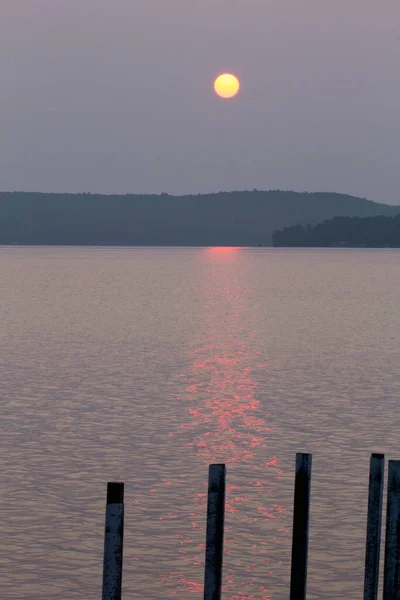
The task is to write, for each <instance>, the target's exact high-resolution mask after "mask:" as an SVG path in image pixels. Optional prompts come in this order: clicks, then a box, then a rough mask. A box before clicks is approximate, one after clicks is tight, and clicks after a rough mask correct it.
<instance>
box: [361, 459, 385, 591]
mask: <svg viewBox="0 0 400 600" xmlns="http://www.w3.org/2000/svg"><path fill="white" fill-rule="evenodd" d="M384 471H385V455H384V454H372V456H371V460H370V466H369V492H368V518H367V540H366V546H365V574H364V600H377V598H378V581H379V556H380V547H381V529H382V499H383V483H384Z"/></svg>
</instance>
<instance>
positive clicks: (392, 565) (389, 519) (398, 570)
mask: <svg viewBox="0 0 400 600" xmlns="http://www.w3.org/2000/svg"><path fill="white" fill-rule="evenodd" d="M386 511H387V512H386V541H385V567H384V582H383V600H399V598H400V460H389V473H388V490H387V509H386Z"/></svg>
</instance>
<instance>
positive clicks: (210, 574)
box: [204, 465, 226, 600]
mask: <svg viewBox="0 0 400 600" xmlns="http://www.w3.org/2000/svg"><path fill="white" fill-rule="evenodd" d="M225 471H226V470H225V465H210V467H209V471H208V502H207V534H206V564H205V572H204V600H220V598H221V589H222V556H223V548H224V516H225Z"/></svg>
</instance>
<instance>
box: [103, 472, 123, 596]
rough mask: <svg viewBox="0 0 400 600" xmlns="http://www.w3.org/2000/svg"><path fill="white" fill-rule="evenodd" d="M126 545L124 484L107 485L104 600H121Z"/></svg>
mask: <svg viewBox="0 0 400 600" xmlns="http://www.w3.org/2000/svg"><path fill="white" fill-rule="evenodd" d="M123 545H124V484H123V483H108V484H107V505H106V526H105V534H104V563H103V600H121V593H122V559H123Z"/></svg>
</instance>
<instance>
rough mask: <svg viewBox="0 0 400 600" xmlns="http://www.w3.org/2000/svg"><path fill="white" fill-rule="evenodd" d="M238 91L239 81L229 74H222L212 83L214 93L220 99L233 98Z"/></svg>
mask: <svg viewBox="0 0 400 600" xmlns="http://www.w3.org/2000/svg"><path fill="white" fill-rule="evenodd" d="M239 89H240V83H239V79H238V78H237V77H235V75H232V74H231V73H222V75H219V77H217V79H216V80H215V81H214V91H215V93H216V94H217V95H218V96H219V97H220V98H233V97H234V96H236V94H237V93H238V91H239Z"/></svg>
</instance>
